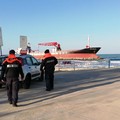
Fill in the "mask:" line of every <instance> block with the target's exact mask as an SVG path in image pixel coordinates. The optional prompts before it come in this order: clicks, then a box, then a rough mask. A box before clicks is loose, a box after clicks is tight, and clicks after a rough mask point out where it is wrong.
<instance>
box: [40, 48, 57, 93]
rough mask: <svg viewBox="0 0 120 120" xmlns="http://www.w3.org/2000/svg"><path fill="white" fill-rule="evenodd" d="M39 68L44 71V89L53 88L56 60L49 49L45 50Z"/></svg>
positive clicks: (49, 89)
mask: <svg viewBox="0 0 120 120" xmlns="http://www.w3.org/2000/svg"><path fill="white" fill-rule="evenodd" d="M44 53H45V55H44V58H43V60H42V63H41V67H40V70H41V71H45V81H46V91H51V90H52V89H54V70H55V65H56V64H57V63H58V60H57V59H56V58H55V57H54V56H52V55H51V54H50V52H49V49H47V50H45V52H44Z"/></svg>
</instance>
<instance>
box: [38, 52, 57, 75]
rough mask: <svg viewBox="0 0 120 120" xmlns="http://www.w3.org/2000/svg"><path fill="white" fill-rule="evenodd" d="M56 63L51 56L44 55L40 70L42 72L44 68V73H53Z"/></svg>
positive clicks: (48, 54)
mask: <svg viewBox="0 0 120 120" xmlns="http://www.w3.org/2000/svg"><path fill="white" fill-rule="evenodd" d="M57 63H58V60H57V59H56V58H55V57H54V56H52V55H51V54H50V53H46V54H45V56H44V58H43V60H42V63H41V67H40V70H41V71H42V70H43V68H44V70H45V73H53V72H54V70H55V65H56V64H57Z"/></svg>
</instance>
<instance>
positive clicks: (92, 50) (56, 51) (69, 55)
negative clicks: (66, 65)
mask: <svg viewBox="0 0 120 120" xmlns="http://www.w3.org/2000/svg"><path fill="white" fill-rule="evenodd" d="M38 46H53V47H54V48H53V49H52V50H50V53H51V54H52V55H53V56H55V57H56V58H57V59H62V60H65V59H66V60H68V59H71V60H76V59H81V60H88V59H89V60H93V59H100V57H99V56H98V55H97V52H98V51H99V50H100V49H101V47H90V45H86V47H85V48H83V49H77V50H62V49H61V45H60V44H59V43H58V42H46V43H38ZM27 54H30V55H32V56H34V57H35V58H37V59H40V60H42V58H43V57H44V51H43V52H40V51H39V50H32V49H31V47H30V43H29V45H28V46H27Z"/></svg>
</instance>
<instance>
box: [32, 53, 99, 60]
mask: <svg viewBox="0 0 120 120" xmlns="http://www.w3.org/2000/svg"><path fill="white" fill-rule="evenodd" d="M52 55H53V56H55V57H56V58H57V59H61V60H64V59H72V60H74V59H80V60H93V59H100V57H99V56H97V55H96V54H90V53H78V54H52ZM32 56H34V57H35V58H36V59H39V60H42V59H43V57H44V55H38V54H32Z"/></svg>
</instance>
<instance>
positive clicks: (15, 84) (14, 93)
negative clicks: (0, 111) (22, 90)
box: [6, 78, 19, 103]
mask: <svg viewBox="0 0 120 120" xmlns="http://www.w3.org/2000/svg"><path fill="white" fill-rule="evenodd" d="M6 87H7V96H8V101H11V102H12V103H17V101H18V91H19V80H18V78H6Z"/></svg>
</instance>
